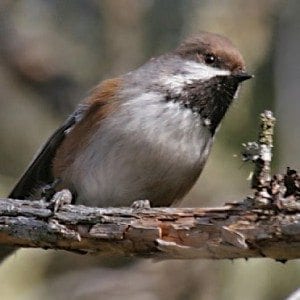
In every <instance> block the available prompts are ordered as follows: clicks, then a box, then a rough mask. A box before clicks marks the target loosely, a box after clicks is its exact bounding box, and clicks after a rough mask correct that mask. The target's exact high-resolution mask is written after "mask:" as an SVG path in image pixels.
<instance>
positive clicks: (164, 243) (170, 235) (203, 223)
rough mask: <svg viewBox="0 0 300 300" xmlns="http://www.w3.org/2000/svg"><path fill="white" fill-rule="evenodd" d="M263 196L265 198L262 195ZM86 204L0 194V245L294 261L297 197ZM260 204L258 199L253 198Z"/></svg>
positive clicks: (299, 216)
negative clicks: (55, 205)
mask: <svg viewBox="0 0 300 300" xmlns="http://www.w3.org/2000/svg"><path fill="white" fill-rule="evenodd" d="M268 200H270V199H268ZM254 203H256V202H255V201H254V199H251V198H247V199H246V200H245V201H243V202H242V203H231V204H227V205H225V206H223V207H216V208H150V209H133V208H90V207H84V206H73V205H65V206H63V207H62V208H61V209H60V210H59V211H58V212H56V213H53V211H52V209H49V204H48V203H45V202H42V201H24V200H22V201H20V200H11V199H0V243H1V244H5V245H14V246H20V247H41V248H44V249H47V248H51V249H63V250H68V251H75V252H78V253H82V254H85V253H90V254H103V255H108V256H113V255H122V256H123V255H127V256H133V255H134V256H143V257H152V258H165V259H173V258H181V259H195V258H211V259H224V258H230V259H233V258H248V257H270V258H274V259H277V260H289V259H295V258H300V202H299V200H298V201H296V200H295V199H293V200H290V201H288V200H286V201H285V203H282V208H281V209H279V208H278V207H275V206H274V205H265V206H264V207H255V206H253V204H254ZM258 203H260V204H259V205H261V203H262V202H258Z"/></svg>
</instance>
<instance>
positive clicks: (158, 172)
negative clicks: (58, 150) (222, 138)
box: [63, 92, 212, 206]
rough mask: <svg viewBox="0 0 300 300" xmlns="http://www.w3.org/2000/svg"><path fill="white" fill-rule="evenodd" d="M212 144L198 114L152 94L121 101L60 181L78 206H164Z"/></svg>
mask: <svg viewBox="0 0 300 300" xmlns="http://www.w3.org/2000/svg"><path fill="white" fill-rule="evenodd" d="M211 143H212V137H211V133H210V132H209V130H208V129H207V128H206V127H205V126H204V125H203V124H202V123H201V120H200V119H199V115H196V114H194V113H192V111H191V110H189V109H183V108H182V107H181V106H180V105H179V104H178V103H173V102H170V101H169V102H166V101H165V100H164V97H163V95H161V94H159V93H154V92H148V93H144V94H142V95H141V96H139V97H135V98H132V99H131V100H128V101H124V102H122V104H121V105H120V107H119V108H118V109H117V111H116V112H115V113H114V114H112V115H111V116H109V117H107V118H106V119H105V120H103V121H102V123H101V126H99V128H97V129H96V131H95V133H94V134H93V135H92V136H91V138H90V140H89V141H88V143H87V144H86V145H85V147H84V149H83V151H81V152H80V153H79V154H78V156H77V157H76V159H75V160H74V163H73V164H72V165H71V166H70V167H69V168H68V169H67V170H66V171H65V172H64V177H65V178H64V179H63V180H65V181H66V182H68V185H69V186H70V187H72V188H73V189H75V191H76V194H77V197H78V201H77V202H78V203H83V204H86V205H93V206H128V205H130V204H131V203H132V202H133V201H135V200H141V199H148V200H150V201H151V203H152V205H154V206H167V205H170V204H171V203H172V202H174V201H175V200H178V199H180V198H182V197H183V196H184V195H185V194H186V192H187V191H188V190H189V189H190V188H191V186H192V185H193V184H194V182H195V180H196V179H197V178H198V176H199V174H200V172H201V170H202V168H203V165H204V163H205V161H206V159H207V156H208V153H209V151H210V147H211Z"/></svg>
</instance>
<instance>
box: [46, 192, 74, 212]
mask: <svg viewBox="0 0 300 300" xmlns="http://www.w3.org/2000/svg"><path fill="white" fill-rule="evenodd" d="M71 203H72V193H71V192H70V191H69V190H67V189H63V190H61V191H59V192H57V193H55V194H54V196H53V197H52V199H51V200H50V205H49V206H50V208H51V209H52V211H53V213H56V212H57V211H59V210H60V209H61V207H62V206H64V205H67V204H71Z"/></svg>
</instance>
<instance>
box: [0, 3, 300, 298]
mask: <svg viewBox="0 0 300 300" xmlns="http://www.w3.org/2000/svg"><path fill="white" fill-rule="evenodd" d="M299 15H300V1H297V0H290V1H283V0H272V1H271V0H270V1H268V0H253V1H243V0H236V1H235V0H231V1H230V0H223V1H221V0H220V1H208V0H207V1H205V0H203V1H191V0H185V1H183V0H182V1H181V0H160V1H158V0H103V1H99V0H72V1H67V0H64V1H60V0H25V1H10V0H1V1H0V105H1V107H0V141H1V147H0V193H1V196H6V195H7V194H8V192H9V190H10V189H11V188H12V186H13V184H14V182H15V181H16V179H17V177H18V176H19V175H20V174H21V172H22V170H23V169H24V168H25V167H26V165H27V164H28V162H29V161H30V160H31V158H32V156H33V154H34V153H35V151H36V150H37V149H38V148H39V146H40V145H41V144H42V143H43V142H44V141H45V140H46V139H47V137H48V136H49V135H50V134H51V133H52V131H53V130H54V129H55V128H56V127H57V126H59V124H60V123H61V122H62V121H63V120H64V118H65V117H66V116H67V115H68V114H69V113H70V112H71V111H72V110H73V109H74V107H75V106H76V103H78V102H79V101H80V100H81V99H82V98H83V97H85V96H86V95H87V94H88V91H89V90H90V89H91V88H92V87H93V86H95V85H96V84H97V83H98V82H99V81H100V80H103V79H105V78H109V77H112V76H115V75H119V74H121V73H124V72H128V71H130V70H132V69H134V68H135V67H137V66H139V65H141V64H142V63H144V62H145V61H146V60H147V59H149V58H150V57H152V56H156V55H159V54H161V53H163V52H164V51H168V50H169V49H172V48H173V47H174V46H176V45H177V44H178V42H179V41H180V40H181V39H182V38H183V37H185V36H187V35H189V34H191V33H195V32H197V31H199V30H207V31H213V32H218V33H221V34H224V35H226V36H228V37H229V38H230V39H231V40H233V41H234V43H235V44H236V45H237V46H238V48H239V49H240V50H241V52H242V53H243V55H244V57H245V60H246V61H247V65H248V70H249V72H250V73H253V74H255V79H253V80H251V81H249V82H247V83H245V85H244V87H243V89H242V92H241V93H240V97H239V100H238V101H237V102H236V103H235V104H234V105H233V107H232V108H231V110H230V112H229V113H228V114H227V116H226V118H225V121H224V122H223V125H222V128H221V130H220V131H219V132H218V135H217V140H216V143H215V146H214V148H213V153H212V155H211V157H210V159H209V162H208V165H207V166H206V169H205V172H204V173H203V175H202V176H201V178H200V180H199V181H198V183H197V185H196V186H195V188H194V189H193V190H192V191H191V193H190V194H189V195H188V196H187V198H186V200H185V201H184V203H183V204H182V205H183V206H204V205H206V206H207V205H222V204H223V203H224V202H226V201H232V200H239V199H242V197H243V196H245V195H247V194H249V193H251V191H250V189H249V181H247V177H248V175H249V172H250V170H251V166H250V165H248V164H246V163H242V162H241V160H240V158H239V153H240V150H241V143H242V142H245V141H251V140H254V139H255V138H256V135H257V127H258V125H257V124H258V114H259V113H260V112H262V111H263V110H264V109H272V110H273V111H274V112H275V114H276V116H277V119H278V122H277V127H276V145H275V159H274V164H273V170H274V172H282V171H284V168H285V167H287V166H291V167H294V168H298V169H299V167H300V163H299V150H300V133H299V115H300V82H299V80H300V67H299V65H300V64H299V60H300V39H299V32H300V18H299ZM299 285H300V263H299V261H290V262H288V263H286V264H281V263H278V262H275V261H272V260H270V259H251V260H249V261H245V260H242V259H241V260H235V261H207V260H197V261H163V262H153V261H152V260H144V259H139V260H133V259H117V260H116V259H111V258H104V259H103V258H99V257H88V256H78V255H75V254H74V255H72V254H69V253H64V252H54V251H42V250H32V249H27V250H20V251H18V252H17V254H15V255H14V256H12V257H10V259H9V260H7V261H6V262H5V263H4V264H3V265H1V266H0V298H1V299H9V300H10V299H20V300H25V299H31V300H35V299H36V300H38V299H45V300H52V299H67V298H69V299H75V300H77V299H80V300H81V299H84V300H85V299H88V300H93V299H142V300H152V299H153V300H154V299H205V300H211V299H222V300H223V299H224V300H225V299H226V300H227V299H233V300H238V299H244V300H252V299H263V300H264V299H266V300H267V299H272V300H273V299H274V300H276V299H278V300H279V299H285V298H286V297H287V296H288V295H289V294H291V293H292V292H293V291H294V290H296V289H297V288H298V286H299Z"/></svg>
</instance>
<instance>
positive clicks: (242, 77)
mask: <svg viewBox="0 0 300 300" xmlns="http://www.w3.org/2000/svg"><path fill="white" fill-rule="evenodd" d="M232 76H233V77H234V78H235V79H236V80H237V81H238V82H242V81H245V80H248V79H250V78H253V77H254V76H253V75H249V74H248V73H246V72H245V71H239V72H234V73H232Z"/></svg>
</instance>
